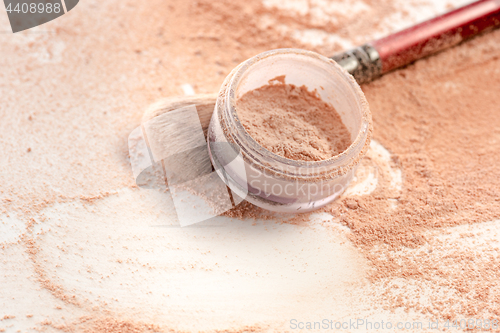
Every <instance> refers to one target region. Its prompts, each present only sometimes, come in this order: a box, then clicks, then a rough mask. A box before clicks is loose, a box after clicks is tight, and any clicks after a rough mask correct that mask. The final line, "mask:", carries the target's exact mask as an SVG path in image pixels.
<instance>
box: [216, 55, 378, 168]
mask: <svg viewBox="0 0 500 333" xmlns="http://www.w3.org/2000/svg"><path fill="white" fill-rule="evenodd" d="M285 54H287V55H289V54H296V55H301V56H306V57H310V58H313V59H316V60H319V61H321V62H323V63H325V64H328V65H330V66H331V68H332V69H333V70H335V71H336V72H337V73H338V74H339V75H340V76H341V77H342V78H343V79H344V80H345V82H346V83H348V85H349V87H350V88H351V89H352V91H353V92H354V94H355V95H356V97H357V99H356V100H357V103H358V106H359V108H360V110H361V124H360V129H359V132H358V134H357V135H356V138H355V139H354V140H353V142H352V143H351V144H350V145H349V147H348V148H347V149H345V150H344V151H342V152H341V153H339V154H337V155H334V156H332V157H330V158H328V159H325V160H321V161H300V160H293V159H289V158H286V157H283V156H280V155H277V154H275V153H273V152H271V151H269V150H268V149H266V148H264V147H263V146H262V145H261V144H259V143H258V142H257V141H255V139H254V138H253V137H252V136H251V135H250V134H249V133H248V132H247V131H246V129H245V127H244V126H243V124H242V123H241V121H240V119H239V116H238V113H237V112H236V107H235V103H236V90H237V87H238V85H239V83H240V82H241V80H242V78H243V76H244V74H245V72H246V71H247V70H249V69H250V68H251V67H252V66H254V65H255V64H257V63H258V62H260V61H262V60H264V59H267V58H269V57H272V56H279V55H285ZM225 104H226V106H227V108H226V111H227V112H228V113H227V115H228V116H229V120H230V123H231V127H232V128H233V130H235V132H236V133H237V135H238V136H239V137H240V138H243V139H244V140H245V141H246V142H247V143H248V146H249V148H250V149H251V150H252V151H253V152H254V153H257V154H258V155H260V156H264V157H267V158H271V159H272V160H273V162H274V163H279V164H282V165H283V166H284V167H285V168H280V170H273V169H274V168H272V167H271V168H270V169H271V170H273V171H275V172H276V171H278V172H279V173H283V170H285V169H286V168H288V167H295V168H311V169H316V170H319V169H324V168H327V169H330V171H329V172H327V173H328V174H332V173H334V174H335V175H334V176H337V175H343V174H345V173H347V172H348V171H349V170H350V169H352V167H354V166H355V165H357V164H358V162H359V160H360V159H361V158H362V157H363V156H364V155H365V153H366V151H367V150H368V146H369V142H370V138H371V131H372V120H371V113H370V109H369V106H368V102H367V100H366V97H365V95H364V93H363V91H362V90H361V88H360V86H359V85H358V84H357V82H356V81H355V80H354V78H353V77H352V76H351V75H350V74H349V73H348V72H347V71H346V70H345V69H343V68H342V67H341V66H340V65H338V64H337V63H336V62H335V61H334V60H332V59H329V58H327V57H325V56H322V55H320V54H318V53H316V52H312V51H307V50H302V49H294V48H283V49H275V50H269V51H266V52H263V53H260V54H258V55H256V56H254V57H252V58H250V59H248V60H246V61H244V62H243V63H241V64H240V65H239V66H238V67H236V68H235V69H234V71H233V75H232V77H231V78H230V80H229V82H228V84H227V86H226V94H225ZM231 120H232V121H231ZM231 136H233V138H234V133H231ZM237 141H240V140H237ZM247 153H248V152H247ZM353 158H354V159H355V160H354V163H353ZM254 162H255V161H254ZM257 164H260V165H262V163H257ZM262 166H264V167H266V168H269V166H268V165H262ZM331 169H333V172H332V171H331ZM335 171H336V172H335ZM284 174H286V173H284ZM302 176H305V175H302ZM315 176H318V174H317V173H316V174H315Z"/></svg>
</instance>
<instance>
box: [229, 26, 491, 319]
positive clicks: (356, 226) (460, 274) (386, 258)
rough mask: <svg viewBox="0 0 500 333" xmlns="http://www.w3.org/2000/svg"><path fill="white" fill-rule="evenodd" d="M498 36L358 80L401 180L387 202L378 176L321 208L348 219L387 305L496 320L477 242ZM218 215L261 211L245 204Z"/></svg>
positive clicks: (487, 260)
mask: <svg viewBox="0 0 500 333" xmlns="http://www.w3.org/2000/svg"><path fill="white" fill-rule="evenodd" d="M498 38H500V31H495V32H493V33H491V34H489V35H485V36H481V37H478V38H476V39H474V40H472V41H470V42H468V43H465V44H463V45H460V46H458V47H455V48H453V49H450V50H447V51H445V52H442V53H441V54H439V55H437V56H434V57H431V58H428V59H424V60H421V61H419V62H417V63H416V64H415V65H411V66H409V67H407V68H405V69H402V70H399V71H396V72H394V73H391V74H389V75H387V76H385V77H383V78H381V79H379V80H378V81H376V82H373V83H371V84H368V85H365V86H363V90H364V93H365V95H366V97H367V99H368V102H369V103H370V109H371V112H372V114H373V121H374V138H375V139H376V140H377V141H379V142H381V143H382V144H383V145H384V146H385V147H387V148H388V149H389V150H390V151H391V152H392V154H393V162H394V163H395V164H396V165H398V166H399V167H400V168H401V169H402V171H403V180H404V182H403V190H402V192H401V194H400V195H399V197H398V198H397V206H396V208H395V209H393V208H392V207H391V205H390V201H389V200H387V199H392V193H389V192H388V191H387V190H386V188H385V186H383V185H382V186H379V187H378V188H377V190H376V191H375V192H374V193H373V194H372V195H369V196H360V197H356V198H354V199H353V198H347V199H344V200H343V201H340V202H334V203H333V204H331V205H330V206H328V207H325V208H323V211H324V212H329V213H331V214H332V215H333V217H334V219H333V221H339V222H340V223H342V224H344V225H346V226H347V227H349V229H350V230H351V236H350V238H351V240H352V241H353V242H354V243H355V244H356V245H357V246H359V247H360V248H361V249H363V251H364V253H365V255H366V256H367V258H369V259H370V261H371V262H372V263H373V265H374V266H373V269H374V270H373V273H372V276H371V278H372V281H373V283H374V285H378V286H381V289H382V290H383V291H382V292H380V294H379V297H380V298H381V299H382V300H383V301H384V302H385V304H386V306H387V307H388V308H394V309H395V308H399V307H403V308H405V309H407V310H410V309H414V310H415V309H416V310H417V311H419V312H421V313H423V314H429V315H432V316H435V317H441V318H444V319H450V320H454V319H457V318H458V319H463V318H483V319H488V320H499V321H500V311H499V310H498V309H500V289H499V288H497V281H500V269H499V268H500V252H499V251H498V249H499V245H500V244H499V242H498V241H497V240H496V238H495V237H493V238H491V237H490V238H489V240H488V241H487V242H489V243H490V244H491V247H488V246H487V245H486V247H485V248H484V249H483V250H478V249H480V248H481V246H480V245H479V244H481V243H482V242H483V241H482V240H481V239H482V238H484V235H488V234H490V235H491V234H493V235H495V232H496V231H495V230H498V226H497V225H498V223H499V222H498V221H496V222H492V223H491V224H489V227H488V228H486V229H485V228H484V227H483V223H485V222H488V221H493V220H497V219H499V218H500V204H499V203H500V164H499V163H498V162H499V159H498V155H497V152H498V151H499V149H500V130H499V129H498V128H499V126H500V123H499V120H500V118H499V117H497V116H496V114H497V113H498V103H497V101H496V96H497V92H498V91H500V47H499V46H498V43H497V42H496V40H497V39H498ZM487 73H489V74H487ZM354 202H355V204H354ZM240 210H241V211H240ZM242 212H243V213H242ZM228 215H230V216H236V217H238V216H243V217H245V216H249V217H251V218H255V217H259V218H262V217H260V209H258V208H255V209H254V210H253V209H252V208H251V207H250V206H248V205H244V206H242V207H241V208H238V207H236V208H235V209H234V211H232V212H229V213H228ZM297 219H299V220H302V221H307V219H308V215H303V216H301V217H299V216H296V217H294V218H292V221H297ZM475 224H477V227H476V228H475V229H474V227H473V226H474V225H475ZM462 225H469V226H470V228H469V229H470V230H473V231H474V232H473V233H471V232H462V234H461V236H458V239H455V238H454V237H451V238H450V239H449V240H448V241H447V242H445V241H443V240H441V239H440V234H441V233H442V232H443V230H447V231H446V232H447V233H450V232H451V231H448V230H449V229H445V228H450V227H455V228H456V227H457V226H462ZM495 227H496V229H495ZM491 228H493V229H491ZM478 234H480V235H483V236H479V235H478ZM461 239H462V240H463V239H466V240H467V242H466V244H467V243H470V242H472V243H473V244H477V245H476V248H474V247H473V248H472V249H471V248H470V247H469V246H465V245H464V244H462V243H463V242H461V241H460V240H461ZM486 244H488V243H486ZM483 253H484V254H483ZM399 279H403V280H404V281H406V282H405V283H403V284H401V282H400V280H399ZM443 290H446V291H445V292H444V291H443ZM433 293H434V294H435V296H431V297H424V296H422V297H421V295H424V294H433ZM443 293H444V295H443ZM439 295H441V296H439Z"/></svg>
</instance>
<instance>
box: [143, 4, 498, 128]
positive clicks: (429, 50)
mask: <svg viewBox="0 0 500 333" xmlns="http://www.w3.org/2000/svg"><path fill="white" fill-rule="evenodd" d="M498 26H500V0H480V1H476V2H473V3H471V4H469V5H466V6H464V7H461V8H458V9H455V10H453V11H451V12H448V13H446V14H444V15H441V16H438V17H435V18H433V19H430V20H428V21H425V22H423V23H420V24H417V25H415V26H413V27H410V28H408V29H405V30H402V31H400V32H397V33H395V34H392V35H389V36H387V37H384V38H382V39H378V40H375V41H372V42H369V43H367V44H365V45H363V46H360V47H357V48H355V49H352V50H349V51H346V52H342V53H339V54H337V55H335V56H333V57H331V59H333V60H335V61H336V62H337V63H338V64H339V65H340V66H342V67H343V68H344V69H346V70H347V71H348V72H349V73H350V74H351V75H353V76H354V78H355V79H356V81H357V82H358V83H360V84H362V83H367V82H370V81H372V80H374V79H376V78H378V77H379V76H381V75H383V74H385V73H387V72H390V71H392V70H394V69H397V68H399V67H402V66H405V65H408V64H410V63H412V62H414V61H416V60H418V59H420V58H423V57H426V56H429V55H431V54H434V53H437V52H439V51H441V50H444V49H446V48H449V47H452V46H454V45H457V44H459V43H461V42H463V41H465V40H467V39H470V38H472V37H474V36H476V35H478V34H480V33H483V32H486V31H489V30H493V29H494V28H496V27H498ZM216 97H217V94H205V95H192V96H178V97H169V98H165V99H163V100H161V101H159V102H157V103H155V104H153V105H151V106H150V107H149V108H148V109H147V110H146V112H145V113H144V115H143V119H142V121H143V123H145V122H146V121H148V120H150V119H152V118H154V117H156V116H159V115H162V114H164V113H166V112H169V111H172V110H176V109H178V108H180V107H183V106H187V105H195V106H196V108H197V112H198V116H199V118H200V122H201V126H202V129H203V131H204V133H205V134H206V132H207V130H208V126H209V124H210V118H211V116H212V113H213V110H214V107H215V100H216ZM155 126H161V122H158V123H157V124H156V125H155Z"/></svg>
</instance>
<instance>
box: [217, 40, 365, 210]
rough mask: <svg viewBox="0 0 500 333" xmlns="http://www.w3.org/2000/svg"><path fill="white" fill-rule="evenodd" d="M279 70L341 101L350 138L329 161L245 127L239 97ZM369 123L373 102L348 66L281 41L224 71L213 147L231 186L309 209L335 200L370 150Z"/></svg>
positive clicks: (258, 198)
mask: <svg viewBox="0 0 500 333" xmlns="http://www.w3.org/2000/svg"><path fill="white" fill-rule="evenodd" d="M281 75H285V80H286V83H287V84H294V85H296V86H302V85H305V86H306V87H307V88H308V89H309V90H310V91H313V90H316V91H317V92H318V94H319V96H320V97H321V99H323V101H325V102H327V103H330V104H331V105H333V106H334V107H335V109H336V110H337V112H338V113H339V115H340V116H341V118H342V121H343V123H344V124H345V126H346V127H347V129H348V130H349V132H350V133H351V141H352V144H351V145H350V146H349V147H348V148H347V149H346V150H345V151H344V152H342V153H340V154H338V155H336V156H332V157H331V158H329V159H327V160H323V161H315V162H306V161H297V160H291V159H287V158H285V157H281V156H278V155H276V154H274V153H272V152H270V151H268V150H267V149H265V148H263V147H262V146H261V145H260V144H259V143H257V142H256V141H255V140H254V139H253V138H252V137H251V136H250V135H249V134H248V133H247V132H246V130H245V128H244V127H243V125H242V124H241V122H240V121H239V119H238V113H237V110H236V109H235V102H236V100H237V99H238V98H239V97H240V96H242V95H244V94H245V93H246V92H248V91H251V90H254V89H256V88H259V87H261V86H264V85H266V84H268V81H269V80H271V79H273V78H276V77H278V76H281ZM371 131H372V120H371V114H370V110H369V107H368V103H367V101H366V99H365V96H364V94H363V92H362V91H361V88H360V87H359V85H358V84H357V83H356V82H355V80H354V79H353V77H352V76H351V75H350V74H349V73H347V72H346V71H345V70H344V69H342V68H341V67H340V66H339V65H338V64H337V63H335V62H334V61H333V60H331V59H328V58H326V57H324V56H321V55H319V54H317V53H314V52H310V51H305V50H299V49H278V50H272V51H267V52H264V53H261V54H259V55H257V56H255V57H253V58H251V59H248V60H247V61H245V62H243V63H241V64H240V65H238V66H237V67H236V68H235V69H234V70H233V71H232V72H231V73H230V74H229V75H228V77H227V78H226V79H225V81H224V83H223V85H222V87H221V89H220V91H219V95H218V98H217V103H216V106H215V111H214V114H213V116H212V119H211V122H210V127H209V130H208V147H209V152H210V158H211V160H212V164H213V166H214V167H215V169H216V171H217V173H218V174H219V176H220V177H221V179H222V180H223V181H224V183H225V184H226V185H227V186H228V187H229V188H230V189H231V190H232V192H233V194H236V195H237V196H238V197H240V198H242V199H245V200H247V201H249V202H251V203H253V204H255V205H257V206H259V207H262V208H265V209H268V210H271V211H278V212H289V213H294V212H306V211H311V210H314V209H317V208H319V207H321V206H324V205H326V204H328V203H329V202H331V201H333V200H335V198H337V197H338V196H339V195H340V194H341V193H342V192H343V191H344V190H345V189H346V188H347V186H348V185H349V183H350V181H351V180H352V178H353V177H354V173H355V170H356V167H357V165H358V163H359V161H360V160H361V159H362V158H363V156H364V155H365V153H366V151H367V150H368V147H369V144H370V138H371ZM236 161H237V162H236ZM235 201H236V200H235ZM238 201H239V200H238Z"/></svg>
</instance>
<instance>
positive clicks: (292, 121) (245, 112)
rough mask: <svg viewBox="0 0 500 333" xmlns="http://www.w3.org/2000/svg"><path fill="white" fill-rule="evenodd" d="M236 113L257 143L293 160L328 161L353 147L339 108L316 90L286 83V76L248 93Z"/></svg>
mask: <svg viewBox="0 0 500 333" xmlns="http://www.w3.org/2000/svg"><path fill="white" fill-rule="evenodd" d="M236 110H237V112H238V117H239V119H240V121H241V123H242V124H243V126H244V128H245V130H246V131H247V132H248V134H250V136H251V137H252V138H253V139H254V140H255V141H257V142H258V143H259V144H260V145H261V146H263V147H264V148H266V149H267V150H269V151H271V152H273V153H275V154H277V155H279V156H282V157H286V158H289V159H292V160H300V161H322V160H326V159H328V158H331V157H332V156H335V155H338V154H340V153H341V152H343V151H344V150H346V149H347V148H348V147H349V145H350V144H351V135H350V133H349V131H348V130H347V128H346V127H345V125H344V123H343V122H342V119H341V118H340V116H339V114H338V113H337V111H336V110H335V108H334V107H333V106H332V105H331V104H329V103H326V102H325V101H323V100H322V99H321V98H320V97H319V95H318V93H317V92H316V91H312V92H311V91H309V90H308V89H307V87H305V86H301V87H297V86H295V85H293V84H285V83H284V76H281V77H277V78H275V79H273V80H270V81H269V84H268V85H265V86H262V87H260V88H257V89H254V90H251V91H249V92H247V93H245V94H244V95H243V96H241V97H240V98H238V99H237V101H236Z"/></svg>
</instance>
